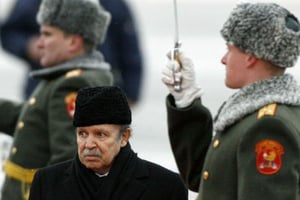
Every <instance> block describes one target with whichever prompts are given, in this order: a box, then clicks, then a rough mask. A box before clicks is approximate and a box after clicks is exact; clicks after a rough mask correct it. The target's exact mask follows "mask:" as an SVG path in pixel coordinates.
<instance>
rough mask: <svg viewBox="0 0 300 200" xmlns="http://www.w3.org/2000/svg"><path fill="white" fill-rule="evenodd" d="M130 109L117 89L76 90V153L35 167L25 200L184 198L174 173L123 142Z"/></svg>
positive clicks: (123, 94) (175, 199) (125, 136)
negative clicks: (137, 152)
mask: <svg viewBox="0 0 300 200" xmlns="http://www.w3.org/2000/svg"><path fill="white" fill-rule="evenodd" d="M130 124H131V111H130V108H129V104H128V102H127V97H126V96H125V93H124V92H123V91H122V90H121V89H120V88H118V87H114V86H112V87H89V88H84V89H81V90H79V92H78V96H77V100H76V108H75V115H74V126H75V127H77V130H76V134H77V145H78V150H77V153H78V154H77V155H76V156H75V158H74V159H72V160H69V161H65V162H62V163H59V164H57V165H54V166H50V167H47V168H44V169H40V170H39V171H38V172H37V173H36V175H35V178H34V180H33V183H32V187H31V192H30V200H50V199H51V200H65V199H72V200H76V199H78V200H79V199H80V200H82V199H107V200H122V199H124V200H128V199H130V200H154V199H155V200H165V199H172V200H185V199H187V189H186V188H185V186H184V184H183V182H182V181H181V179H180V177H179V175H178V174H176V173H174V172H172V171H169V170H167V169H165V168H163V167H161V166H159V165H157V164H154V163H151V162H148V161H146V160H142V159H140V158H138V157H137V154H136V153H134V152H133V150H132V149H131V147H130V144H129V138H130V135H131V128H130Z"/></svg>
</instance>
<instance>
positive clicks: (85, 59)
mask: <svg viewBox="0 0 300 200" xmlns="http://www.w3.org/2000/svg"><path fill="white" fill-rule="evenodd" d="M73 69H102V70H110V65H109V64H108V63H106V62H105V61H104V58H103V55H102V54H101V53H100V52H99V51H96V50H94V51H92V52H90V53H87V54H84V55H82V56H80V57H77V58H74V59H72V60H69V61H66V62H64V63H62V64H59V65H55V66H52V67H48V68H44V69H39V70H35V71H32V72H31V73H30V74H29V75H30V76H31V77H33V78H41V79H47V78H51V77H55V76H58V75H60V74H64V73H66V72H67V71H70V70H73Z"/></svg>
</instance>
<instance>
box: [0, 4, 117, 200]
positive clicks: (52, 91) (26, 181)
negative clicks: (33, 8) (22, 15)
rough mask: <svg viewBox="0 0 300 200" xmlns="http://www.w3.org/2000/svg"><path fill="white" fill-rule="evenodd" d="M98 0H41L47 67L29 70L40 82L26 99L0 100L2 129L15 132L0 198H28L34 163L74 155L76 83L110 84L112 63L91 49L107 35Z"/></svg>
mask: <svg viewBox="0 0 300 200" xmlns="http://www.w3.org/2000/svg"><path fill="white" fill-rule="evenodd" d="M96 2H97V1H91V0H88V1H86V0H85V1H84V0H44V1H42V4H41V6H40V10H39V12H38V14H37V20H38V22H39V24H40V32H41V35H40V38H39V42H38V45H39V48H40V53H41V60H40V63H41V65H42V66H43V67H45V68H44V69H41V70H38V71H34V72H32V76H33V77H34V78H38V79H41V82H40V84H39V85H38V87H37V88H36V90H35V91H34V92H33V94H32V96H31V98H30V99H29V100H28V101H27V102H24V103H21V104H20V103H14V102H11V101H6V100H0V117H1V122H0V131H1V132H5V133H7V134H9V135H12V136H14V141H13V145H12V149H11V152H10V156H9V158H8V160H7V161H6V162H5V165H4V172H5V174H6V177H5V182H4V186H3V189H2V199H5V200H23V199H27V198H28V196H29V189H30V184H31V181H32V178H33V175H34V173H35V171H36V169H38V168H41V167H45V166H49V165H51V164H54V163H57V162H60V161H63V160H66V159H69V158H72V157H73V156H74V154H75V152H76V137H75V129H74V127H73V126H72V118H73V114H74V104H75V99H76V95H77V91H78V89H80V88H82V87H88V86H101V85H111V84H112V75H111V72H110V66H109V64H107V63H105V61H104V58H103V56H102V54H101V53H100V52H98V51H96V50H95V47H96V45H97V44H99V43H102V42H103V41H104V39H105V34H106V31H107V27H108V24H109V22H110V14H109V13H108V12H106V11H105V10H104V9H103V8H102V7H101V6H100V5H99V4H97V3H96Z"/></svg>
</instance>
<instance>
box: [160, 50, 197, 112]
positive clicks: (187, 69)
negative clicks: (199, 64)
mask: <svg viewBox="0 0 300 200" xmlns="http://www.w3.org/2000/svg"><path fill="white" fill-rule="evenodd" d="M170 55H171V54H170V53H168V57H169V59H168V62H167V64H166V67H165V68H164V69H163V71H162V81H163V83H164V84H165V85H166V86H167V87H168V89H169V91H170V93H171V94H172V95H173V97H174V99H175V104H176V106H177V107H178V108H184V107H187V106H189V105H190V104H191V103H192V102H193V101H194V100H195V99H196V98H199V97H201V95H202V93H203V92H202V89H201V88H200V86H198V85H197V84H196V79H195V71H194V64H193V62H192V60H191V59H190V58H188V57H186V56H185V55H184V53H183V52H182V51H179V52H178V56H179V60H180V62H181V64H182V69H181V71H179V67H180V65H179V63H178V62H177V61H176V60H172V59H170ZM175 78H176V79H179V80H181V90H180V91H176V90H175V89H174V85H175Z"/></svg>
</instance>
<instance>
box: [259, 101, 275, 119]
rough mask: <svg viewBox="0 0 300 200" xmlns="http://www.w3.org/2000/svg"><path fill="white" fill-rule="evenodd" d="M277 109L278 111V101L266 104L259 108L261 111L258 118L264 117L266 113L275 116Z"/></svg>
mask: <svg viewBox="0 0 300 200" xmlns="http://www.w3.org/2000/svg"><path fill="white" fill-rule="evenodd" d="M276 111H277V104H276V103H272V104H268V105H265V106H264V107H262V108H261V109H259V111H258V113H257V119H259V118H262V117H263V116H266V115H269V116H274V115H275V114H276Z"/></svg>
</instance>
